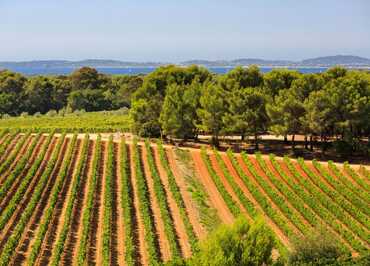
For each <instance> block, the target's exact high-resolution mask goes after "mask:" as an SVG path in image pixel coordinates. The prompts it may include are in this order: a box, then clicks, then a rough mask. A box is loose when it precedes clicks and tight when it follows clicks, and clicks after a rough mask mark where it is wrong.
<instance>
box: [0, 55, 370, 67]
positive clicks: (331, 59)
mask: <svg viewBox="0 0 370 266" xmlns="http://www.w3.org/2000/svg"><path fill="white" fill-rule="evenodd" d="M167 64H169V63H168V62H130V61H119V60H105V59H87V60H81V61H68V60H38V61H24V62H0V69H1V68H9V69H14V68H17V67H27V68H80V67H83V66H89V67H95V68H104V67H109V68H125V67H158V66H161V65H167ZM174 64H177V65H183V66H188V65H202V66H206V67H226V66H230V67H234V66H239V65H241V66H249V65H258V66H272V67H277V66H282V67H283V66H290V67H305V66H307V67H330V66H335V65H343V66H346V67H370V59H368V58H364V57H359V56H352V55H335V56H325V57H317V58H310V59H305V60H302V61H289V60H265V59H259V58H240V59H235V60H214V61H212V60H199V59H195V60H188V61H184V62H181V63H174Z"/></svg>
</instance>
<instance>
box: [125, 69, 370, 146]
mask: <svg viewBox="0 0 370 266" xmlns="http://www.w3.org/2000/svg"><path fill="white" fill-rule="evenodd" d="M131 116H132V120H133V127H132V128H133V130H134V132H135V133H137V134H139V135H142V136H160V135H164V136H166V137H171V138H178V139H188V138H190V137H195V138H196V137H197V134H198V133H206V134H210V135H212V140H213V143H214V144H215V145H217V143H218V138H219V136H220V135H240V136H241V138H242V140H243V139H244V136H253V139H254V140H255V144H256V148H257V149H258V139H259V136H260V135H261V134H263V133H272V134H275V135H282V136H287V135H289V136H292V148H293V150H294V149H295V141H294V140H295V136H296V135H298V134H299V135H304V136H305V137H306V140H308V139H311V140H313V139H318V138H319V139H321V140H322V142H321V143H322V148H323V150H324V151H325V148H326V142H327V141H328V140H329V139H331V140H333V139H334V140H335V142H334V144H335V145H337V147H338V148H339V151H343V150H346V149H347V152H349V153H351V152H353V151H358V150H361V149H362V150H363V152H365V153H367V152H368V147H364V146H363V145H360V141H361V140H363V139H364V138H368V137H369V136H370V74H369V73H368V72H365V71H357V70H351V71H349V70H346V69H344V68H341V67H335V68H332V69H329V70H328V71H326V72H324V73H318V74H301V73H298V72H297V71H293V70H286V69H282V70H279V69H275V70H273V71H271V72H269V73H266V74H262V73H261V72H260V71H259V69H258V68H257V67H255V66H251V67H249V68H242V67H237V68H235V69H233V70H231V71H230V72H229V73H227V74H225V75H212V74H211V73H209V72H208V71H207V70H206V69H204V68H199V67H190V68H182V67H176V66H168V67H163V68H159V69H158V70H156V71H154V72H153V73H151V74H150V75H148V76H146V77H145V78H144V82H143V86H142V87H140V89H139V90H138V91H137V92H135V93H134V96H133V108H132V109H131ZM306 147H308V141H306ZM311 147H312V142H311ZM346 147H347V148H346Z"/></svg>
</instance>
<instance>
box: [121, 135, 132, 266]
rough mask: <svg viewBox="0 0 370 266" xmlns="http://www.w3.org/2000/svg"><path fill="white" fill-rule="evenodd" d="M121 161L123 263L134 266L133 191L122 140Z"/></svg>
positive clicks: (125, 150)
mask: <svg viewBox="0 0 370 266" xmlns="http://www.w3.org/2000/svg"><path fill="white" fill-rule="evenodd" d="M120 153H121V161H120V162H119V163H120V165H121V169H120V170H121V180H119V181H120V182H121V187H122V191H121V195H120V196H121V208H122V210H123V220H124V225H125V226H124V232H125V235H124V238H125V262H126V264H127V265H128V266H134V265H135V262H136V258H135V253H136V252H135V244H134V225H133V221H132V217H133V215H134V214H133V213H134V203H133V191H132V184H131V181H130V176H129V175H130V165H129V163H130V162H129V160H128V156H127V147H126V141H125V139H124V138H122V139H121V146H120Z"/></svg>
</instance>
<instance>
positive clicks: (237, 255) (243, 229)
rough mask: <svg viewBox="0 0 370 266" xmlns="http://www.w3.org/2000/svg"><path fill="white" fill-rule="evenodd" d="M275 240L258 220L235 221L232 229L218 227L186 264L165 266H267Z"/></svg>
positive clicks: (241, 218)
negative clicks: (250, 221)
mask: <svg viewBox="0 0 370 266" xmlns="http://www.w3.org/2000/svg"><path fill="white" fill-rule="evenodd" d="M275 243H276V242H275V239H274V237H273V235H272V233H271V231H270V230H269V229H268V227H267V226H266V225H265V223H264V222H263V220H262V219H260V218H257V219H256V220H255V221H254V222H253V223H252V224H248V222H247V221H246V219H245V218H244V217H239V218H238V219H236V220H235V222H234V224H233V225H221V226H220V227H219V228H218V229H217V230H216V231H215V232H213V233H211V234H210V235H209V236H208V237H207V239H205V240H203V241H201V242H200V244H199V251H198V252H197V253H195V254H194V255H193V257H191V258H190V259H188V260H186V261H179V260H177V261H171V262H168V263H167V264H166V265H178V266H180V265H189V266H195V265H197V266H202V265H225V266H233V265H235V266H236V265H238V266H243V265H248V266H253V265H256V266H257V265H271V264H273V260H272V256H271V255H272V250H273V248H274V246H275Z"/></svg>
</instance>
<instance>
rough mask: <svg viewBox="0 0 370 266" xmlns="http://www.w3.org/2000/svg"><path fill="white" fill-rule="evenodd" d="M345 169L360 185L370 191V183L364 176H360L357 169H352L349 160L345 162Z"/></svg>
mask: <svg viewBox="0 0 370 266" xmlns="http://www.w3.org/2000/svg"><path fill="white" fill-rule="evenodd" d="M343 167H344V170H345V171H346V172H347V173H348V174H349V175H350V176H351V177H352V179H353V180H355V182H356V183H357V184H358V185H360V186H361V187H362V188H363V189H365V191H366V192H367V193H369V192H370V185H369V184H368V183H367V182H366V181H365V180H364V179H363V178H362V177H360V176H359V175H358V174H357V173H356V171H355V170H353V169H352V167H351V166H350V165H349V164H348V162H345V163H344V165H343Z"/></svg>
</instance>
